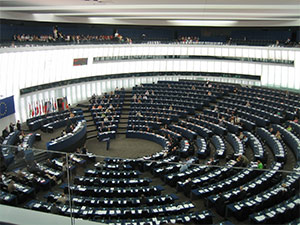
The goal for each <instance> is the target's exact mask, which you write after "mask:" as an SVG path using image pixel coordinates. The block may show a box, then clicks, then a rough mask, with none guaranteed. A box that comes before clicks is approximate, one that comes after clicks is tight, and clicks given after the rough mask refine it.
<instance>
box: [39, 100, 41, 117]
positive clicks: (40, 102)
mask: <svg viewBox="0 0 300 225" xmlns="http://www.w3.org/2000/svg"><path fill="white" fill-rule="evenodd" d="M39 113H40V115H42V105H41V101H39Z"/></svg>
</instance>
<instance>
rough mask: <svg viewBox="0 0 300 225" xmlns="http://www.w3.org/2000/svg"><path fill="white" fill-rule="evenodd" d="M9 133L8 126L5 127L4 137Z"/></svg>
mask: <svg viewBox="0 0 300 225" xmlns="http://www.w3.org/2000/svg"><path fill="white" fill-rule="evenodd" d="M8 135H9V131H8V127H5V129H4V130H3V131H2V137H3V138H6V137H7V136H8Z"/></svg>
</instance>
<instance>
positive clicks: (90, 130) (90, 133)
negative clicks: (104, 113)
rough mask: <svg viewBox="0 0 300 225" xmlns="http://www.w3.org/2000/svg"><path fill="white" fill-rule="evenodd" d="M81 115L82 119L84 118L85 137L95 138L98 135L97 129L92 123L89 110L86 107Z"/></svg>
mask: <svg viewBox="0 0 300 225" xmlns="http://www.w3.org/2000/svg"><path fill="white" fill-rule="evenodd" d="M83 116H84V119H85V120H86V129H87V130H86V133H87V137H86V139H87V140H88V139H92V138H97V136H98V131H97V127H96V125H95V123H94V120H93V117H92V114H91V111H90V110H88V109H86V110H83Z"/></svg>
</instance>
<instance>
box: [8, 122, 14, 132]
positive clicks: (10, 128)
mask: <svg viewBox="0 0 300 225" xmlns="http://www.w3.org/2000/svg"><path fill="white" fill-rule="evenodd" d="M14 131H15V125H14V124H13V123H10V124H9V132H10V133H12V132H14Z"/></svg>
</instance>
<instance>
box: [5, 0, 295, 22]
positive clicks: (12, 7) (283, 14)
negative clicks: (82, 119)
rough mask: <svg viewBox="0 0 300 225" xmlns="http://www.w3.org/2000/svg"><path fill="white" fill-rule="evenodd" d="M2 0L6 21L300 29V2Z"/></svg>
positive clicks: (276, 0) (254, 0)
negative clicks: (291, 27)
mask: <svg viewBox="0 0 300 225" xmlns="http://www.w3.org/2000/svg"><path fill="white" fill-rule="evenodd" d="M149 2H150V1H145V0H102V1H101V0H0V6H1V7H0V18H2V19H16V20H30V21H43V22H65V23H90V24H114V25H159V26H227V27H228V26H229V27H230V26H239V27H247V26H254V27H257V26H261V27H271V26H277V27H278V26H300V0H248V1H246V0H227V1H224V0H172V1H171V0H151V3H149Z"/></svg>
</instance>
